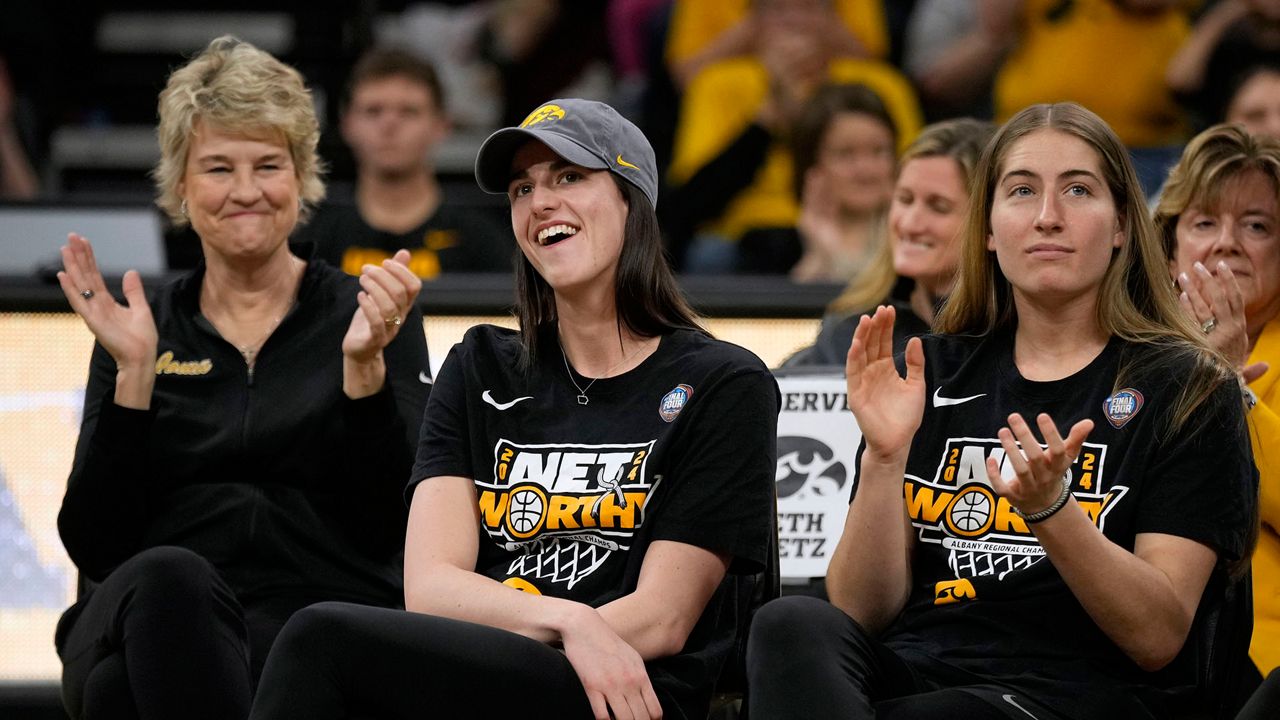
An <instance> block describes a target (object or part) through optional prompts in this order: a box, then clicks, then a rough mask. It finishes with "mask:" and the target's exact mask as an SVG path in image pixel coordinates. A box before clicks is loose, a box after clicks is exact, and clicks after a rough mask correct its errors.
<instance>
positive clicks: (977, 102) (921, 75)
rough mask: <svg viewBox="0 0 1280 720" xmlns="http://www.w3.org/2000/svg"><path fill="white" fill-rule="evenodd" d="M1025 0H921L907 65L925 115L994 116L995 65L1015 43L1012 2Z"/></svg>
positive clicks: (913, 22)
mask: <svg viewBox="0 0 1280 720" xmlns="http://www.w3.org/2000/svg"><path fill="white" fill-rule="evenodd" d="M1021 1H1022V0H977V2H975V1H974V0H921V2H919V3H917V4H916V8H915V11H914V12H913V13H912V14H911V18H910V20H909V21H908V26H907V38H906V48H905V49H904V51H903V57H902V63H903V69H905V70H906V71H907V74H908V75H910V76H911V80H912V81H913V82H914V83H915V86H916V89H917V90H919V92H920V102H921V104H922V105H923V106H924V112H925V117H926V118H928V119H930V120H935V119H939V118H945V117H953V116H956V115H970V116H974V117H991V112H992V109H991V85H992V80H993V79H994V75H995V70H996V68H998V67H999V66H1000V63H1001V62H1002V61H1003V60H1004V57H1005V55H1006V54H1007V53H1008V52H1009V49H1010V48H1011V47H1012V46H1013V42H1014V40H1016V36H1015V35H1014V34H1013V33H1011V32H1009V28H1008V27H1006V26H1005V25H1006V24H1007V20H1006V18H1008V17H1010V15H1011V13H1010V11H1009V10H1008V7H1010V6H1013V5H1016V4H1019V3H1021Z"/></svg>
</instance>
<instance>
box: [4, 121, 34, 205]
mask: <svg viewBox="0 0 1280 720" xmlns="http://www.w3.org/2000/svg"><path fill="white" fill-rule="evenodd" d="M39 191H40V183H39V181H38V180H37V179H36V173H35V170H33V169H32V168H31V163H30V162H28V161H27V154H26V152H25V151H24V150H23V149H22V143H21V142H20V141H19V140H18V133H17V131H16V129H15V128H14V126H13V123H12V122H8V121H3V122H0V196H4V197H11V198H18V199H20V200H29V199H31V198H34V197H35V196H36V195H37V194H38V193H39Z"/></svg>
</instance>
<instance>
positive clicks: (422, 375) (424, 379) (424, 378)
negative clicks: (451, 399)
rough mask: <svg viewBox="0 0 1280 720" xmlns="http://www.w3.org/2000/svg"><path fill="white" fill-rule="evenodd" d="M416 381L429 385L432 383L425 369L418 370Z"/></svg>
mask: <svg viewBox="0 0 1280 720" xmlns="http://www.w3.org/2000/svg"><path fill="white" fill-rule="evenodd" d="M418 382H420V383H422V384H423V385H430V384H431V383H432V380H431V376H430V375H428V374H427V372H426V371H425V370H419V371H418Z"/></svg>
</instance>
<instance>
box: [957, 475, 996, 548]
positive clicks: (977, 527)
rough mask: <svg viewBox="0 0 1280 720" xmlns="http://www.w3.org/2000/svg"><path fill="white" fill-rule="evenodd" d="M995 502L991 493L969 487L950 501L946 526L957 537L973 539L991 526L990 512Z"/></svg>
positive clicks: (975, 486) (978, 486)
mask: <svg viewBox="0 0 1280 720" xmlns="http://www.w3.org/2000/svg"><path fill="white" fill-rule="evenodd" d="M994 507H995V502H994V500H993V498H992V497H991V491H990V490H987V489H986V488H985V487H983V486H981V485H970V486H968V487H967V488H965V489H963V490H961V491H960V493H959V494H957V495H956V496H955V499H954V500H952V501H951V508H950V510H948V512H947V525H948V526H950V528H951V530H952V531H953V532H955V533H956V534H957V535H963V536H966V537H974V536H977V535H981V534H983V533H985V532H986V531H987V528H988V527H990V525H991V511H992V509H993V508H994Z"/></svg>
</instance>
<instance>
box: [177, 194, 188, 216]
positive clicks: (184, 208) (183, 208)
mask: <svg viewBox="0 0 1280 720" xmlns="http://www.w3.org/2000/svg"><path fill="white" fill-rule="evenodd" d="M178 212H180V213H182V217H187V199H186V198H183V199H182V206H181V207H179V208H178Z"/></svg>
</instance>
